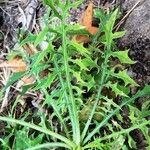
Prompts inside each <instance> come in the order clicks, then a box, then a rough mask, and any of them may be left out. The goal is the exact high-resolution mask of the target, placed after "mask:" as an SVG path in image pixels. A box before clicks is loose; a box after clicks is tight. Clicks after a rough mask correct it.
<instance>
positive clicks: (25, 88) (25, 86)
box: [21, 84, 34, 96]
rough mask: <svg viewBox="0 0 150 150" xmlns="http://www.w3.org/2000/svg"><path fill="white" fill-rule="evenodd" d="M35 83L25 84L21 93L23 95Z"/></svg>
mask: <svg viewBox="0 0 150 150" xmlns="http://www.w3.org/2000/svg"><path fill="white" fill-rule="evenodd" d="M33 85H34V84H29V85H24V86H23V87H22V91H21V95H22V96H23V95H24V94H25V93H26V92H27V91H28V90H29V89H30V88H31V87H33Z"/></svg>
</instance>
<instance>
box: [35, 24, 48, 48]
mask: <svg viewBox="0 0 150 150" xmlns="http://www.w3.org/2000/svg"><path fill="white" fill-rule="evenodd" d="M47 33H48V26H46V27H45V28H44V29H43V30H42V31H41V32H40V33H39V34H38V35H37V37H36V40H35V42H34V45H35V46H37V45H38V44H40V43H41V42H42V41H43V40H44V38H45V35H46V34H47Z"/></svg>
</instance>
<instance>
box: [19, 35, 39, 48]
mask: <svg viewBox="0 0 150 150" xmlns="http://www.w3.org/2000/svg"><path fill="white" fill-rule="evenodd" d="M35 39H36V35H34V34H31V33H30V34H29V35H28V36H27V37H26V38H25V39H23V40H22V41H21V42H20V46H23V45H25V44H27V43H33V42H34V41H35Z"/></svg>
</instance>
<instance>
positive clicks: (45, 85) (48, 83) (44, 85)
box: [34, 73, 56, 90]
mask: <svg viewBox="0 0 150 150" xmlns="http://www.w3.org/2000/svg"><path fill="white" fill-rule="evenodd" d="M55 78H56V74H50V73H49V74H48V76H47V77H46V78H45V79H43V80H41V81H40V83H39V84H38V85H37V86H36V87H35V88H34V90H38V89H42V88H45V89H46V88H48V87H50V86H51V84H52V83H53V81H54V79H55Z"/></svg>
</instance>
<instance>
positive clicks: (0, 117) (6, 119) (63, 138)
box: [0, 116, 76, 148]
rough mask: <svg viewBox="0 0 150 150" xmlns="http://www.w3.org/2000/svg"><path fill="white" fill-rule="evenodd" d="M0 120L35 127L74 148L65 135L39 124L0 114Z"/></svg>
mask: <svg viewBox="0 0 150 150" xmlns="http://www.w3.org/2000/svg"><path fill="white" fill-rule="evenodd" d="M0 120H2V121H6V122H11V123H16V124H20V125H22V126H25V127H29V128H32V129H35V130H37V131H40V132H42V133H45V134H48V135H50V136H52V137H55V138H57V139H59V140H60V141H62V142H65V143H66V144H67V145H69V146H70V147H72V148H74V147H75V146H76V145H75V144H74V143H73V142H72V141H70V140H68V139H67V138H66V137H64V136H62V135H60V134H58V133H55V132H52V131H50V130H48V129H45V128H42V127H40V126H37V125H34V124H30V123H27V122H25V121H22V120H16V119H13V118H8V117H2V116H0Z"/></svg>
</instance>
